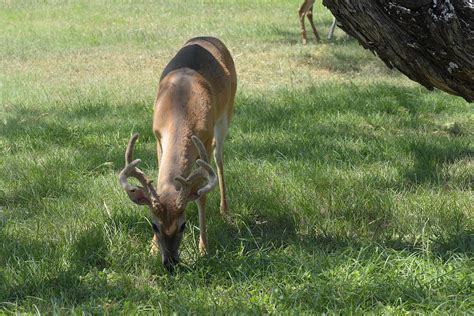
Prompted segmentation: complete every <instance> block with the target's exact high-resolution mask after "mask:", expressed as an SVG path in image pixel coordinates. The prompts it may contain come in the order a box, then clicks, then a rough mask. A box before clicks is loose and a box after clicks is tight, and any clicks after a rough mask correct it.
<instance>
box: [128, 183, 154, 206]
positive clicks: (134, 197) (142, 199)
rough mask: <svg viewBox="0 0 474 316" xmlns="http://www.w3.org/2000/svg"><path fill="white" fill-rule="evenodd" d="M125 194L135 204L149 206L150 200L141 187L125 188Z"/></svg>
mask: <svg viewBox="0 0 474 316" xmlns="http://www.w3.org/2000/svg"><path fill="white" fill-rule="evenodd" d="M127 195H128V197H129V198H130V200H131V201H132V202H133V203H135V204H138V205H148V206H151V201H150V200H149V198H148V195H147V194H146V193H145V191H144V190H143V188H141V187H133V188H131V189H129V190H127Z"/></svg>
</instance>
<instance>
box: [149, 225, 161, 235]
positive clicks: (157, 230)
mask: <svg viewBox="0 0 474 316" xmlns="http://www.w3.org/2000/svg"><path fill="white" fill-rule="evenodd" d="M151 227H152V228H153V231H154V232H155V233H157V234H159V233H160V229H159V228H158V226H156V224H155V223H151Z"/></svg>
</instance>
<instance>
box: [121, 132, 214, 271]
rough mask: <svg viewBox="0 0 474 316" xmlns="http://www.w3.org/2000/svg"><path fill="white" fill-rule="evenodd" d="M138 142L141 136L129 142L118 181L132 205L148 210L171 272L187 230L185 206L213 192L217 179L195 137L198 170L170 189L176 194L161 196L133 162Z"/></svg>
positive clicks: (177, 259)
mask: <svg viewBox="0 0 474 316" xmlns="http://www.w3.org/2000/svg"><path fill="white" fill-rule="evenodd" d="M137 139H138V134H134V135H133V136H132V137H131V138H130V140H129V142H128V146H127V150H126V152H125V167H124V168H123V170H122V171H121V172H120V174H119V181H120V184H121V186H122V188H123V189H124V190H125V192H127V195H128V197H129V198H130V200H132V202H134V203H135V204H138V205H146V206H148V207H149V209H150V211H151V212H150V213H151V224H152V228H153V234H154V238H153V240H154V242H155V243H156V244H157V245H158V247H159V249H160V252H161V259H162V262H163V265H164V266H165V267H166V268H167V269H168V270H172V269H173V267H174V266H175V264H176V263H178V261H179V252H178V249H179V245H180V244H181V240H182V239H183V234H184V231H185V228H186V219H185V212H184V211H185V208H186V205H187V203H188V202H189V201H195V200H197V199H199V198H200V197H201V196H202V195H204V194H206V193H207V192H209V191H211V190H212V189H213V188H214V186H215V185H216V183H217V176H216V174H215V172H214V170H213V169H212V167H211V166H210V165H209V160H208V157H207V153H206V150H205V148H204V145H203V144H202V142H201V141H200V140H199V138H197V137H196V136H192V141H193V143H194V145H195V146H196V148H197V149H198V152H199V156H200V159H197V160H196V164H197V165H198V166H199V167H198V168H197V169H196V170H194V171H193V172H191V174H190V175H189V176H188V177H187V178H186V179H185V178H183V177H182V176H177V177H175V179H174V180H175V183H172V184H171V185H175V186H176V187H177V188H178V190H177V191H176V192H177V193H176V194H167V195H163V196H159V195H158V194H157V192H156V190H155V188H154V187H153V185H152V181H150V180H148V179H147V177H146V176H145V174H144V173H143V172H142V171H141V170H140V169H138V168H137V165H138V164H139V163H140V159H136V160H133V149H134V146H135V142H136V141H137ZM129 177H133V178H135V179H137V180H138V181H139V182H140V184H141V186H134V185H131V184H129V183H128V180H127V178H129Z"/></svg>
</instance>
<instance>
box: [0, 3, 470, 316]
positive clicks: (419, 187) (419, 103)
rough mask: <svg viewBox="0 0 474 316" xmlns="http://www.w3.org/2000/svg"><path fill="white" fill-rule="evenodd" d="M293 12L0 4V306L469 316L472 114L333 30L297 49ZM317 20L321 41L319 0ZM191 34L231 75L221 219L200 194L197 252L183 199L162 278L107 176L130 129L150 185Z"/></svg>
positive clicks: (266, 7) (273, 6) (254, 6)
mask: <svg viewBox="0 0 474 316" xmlns="http://www.w3.org/2000/svg"><path fill="white" fill-rule="evenodd" d="M298 4H299V3H298V1H283V0H281V1H232V2H230V1H190V2H186V3H183V2H181V1H174V2H169V1H162V2H152V1H140V2H135V1H134V2H133V4H132V3H131V2H130V3H129V2H126V1H107V2H104V1H97V2H94V1H74V2H69V1H15V2H13V1H5V2H3V4H2V5H1V6H2V7H1V10H0V69H1V71H0V89H1V90H0V92H1V94H0V152H1V155H0V313H1V312H7V313H8V312H29V313H35V312H37V311H40V312H45V313H46V312H54V313H66V312H74V313H80V312H86V313H103V312H110V313H117V312H121V311H125V312H129V313H132V312H133V313H134V312H139V311H142V312H152V311H154V312H162V313H166V314H167V313H170V312H178V313H190V312H192V313H201V312H218V313H227V312H242V313H269V312H277V313H283V312H295V313H311V314H312V313H323V312H329V313H349V312H356V313H363V312H369V311H370V312H375V313H403V312H418V313H440V314H444V313H459V314H463V313H472V311H473V310H474V294H473V293H474V259H473V255H474V207H473V205H474V195H473V183H474V159H473V158H474V145H473V142H472V139H473V135H474V108H473V106H472V105H471V104H468V103H466V102H465V101H463V100H462V99H461V98H457V97H453V96H449V95H447V94H444V93H441V92H438V91H435V92H429V91H427V90H425V89H424V88H422V87H421V86H419V85H418V84H416V83H413V82H411V81H409V80H408V79H406V78H405V77H403V76H402V75H400V74H399V73H398V72H395V71H390V70H388V69H386V68H385V66H384V65H383V64H382V63H381V62H380V61H379V60H378V59H377V58H376V57H374V56H372V55H371V54H370V53H369V52H367V51H364V50H363V49H362V48H361V47H359V46H358V44H357V42H355V41H354V40H353V39H351V38H349V37H347V36H346V35H344V34H343V32H342V31H341V30H337V31H336V34H335V36H336V38H335V40H334V41H333V42H327V41H324V42H323V43H321V44H315V43H310V44H309V45H307V46H302V45H300V44H299V30H298V21H297V17H296V9H297V7H298ZM203 12H204V13H205V14H203ZM315 21H316V23H317V26H318V27H319V28H320V32H321V33H322V34H324V35H325V34H326V33H327V29H328V27H329V25H330V23H331V16H330V14H329V13H328V12H327V11H326V10H325V9H323V8H322V7H321V4H320V3H319V4H318V6H317V8H316V11H315ZM203 34H208V35H214V36H218V37H220V38H221V39H222V40H223V41H224V42H225V43H226V44H227V46H228V47H229V48H230V50H231V52H232V53H233V56H234V58H235V61H236V67H237V73H238V77H239V87H238V95H237V100H236V113H235V119H234V121H233V123H232V127H231V131H230V135H229V137H228V139H227V141H226V148H225V164H226V166H225V168H226V171H227V173H226V175H227V184H228V193H229V202H230V207H231V211H232V213H233V214H234V215H235V224H228V223H226V222H225V221H223V220H222V218H221V217H220V215H219V213H218V205H219V201H218V194H217V192H213V193H211V194H210V195H209V196H210V200H209V211H208V214H209V224H208V229H209V232H208V234H209V240H210V246H211V254H210V255H209V256H208V257H200V256H199V252H198V250H197V246H196V243H197V236H198V228H197V227H196V226H197V210H196V207H195V206H194V205H189V207H188V211H187V216H188V218H189V220H188V222H189V224H191V225H189V226H188V227H189V229H188V232H187V233H186V236H185V239H184V242H183V245H182V257H183V263H182V266H181V267H180V268H179V269H178V270H177V272H176V273H175V274H174V275H168V274H167V273H166V272H165V270H164V269H163V268H162V266H161V263H160V260H159V259H158V258H156V257H153V256H151V255H149V248H150V239H151V235H152V230H151V228H150V224H149V222H148V219H147V218H148V214H147V210H146V209H144V208H139V207H135V206H134V205H133V204H132V203H131V202H130V201H129V200H128V198H127V197H126V195H125V194H124V192H123V191H122V190H121V188H120V187H119V185H118V183H117V173H118V171H119V170H120V169H121V168H122V166H123V152H124V149H125V146H126V142H127V140H128V138H129V136H130V134H131V133H132V132H139V133H140V134H141V137H140V141H139V144H138V147H137V156H138V157H141V158H142V160H143V168H144V169H145V170H146V172H147V173H148V174H150V175H154V176H155V175H156V172H157V170H156V157H155V153H154V152H155V151H154V146H155V142H154V139H153V136H152V133H151V115H152V111H153V108H152V107H153V100H154V96H155V93H156V87H157V83H158V78H159V75H160V72H161V69H162V68H163V67H164V65H165V64H166V63H167V61H168V60H169V59H170V58H171V57H172V56H173V54H174V52H175V51H176V50H177V49H178V48H179V47H180V45H182V44H183V43H184V42H185V41H186V40H187V39H188V38H190V37H192V36H196V35H203ZM309 38H310V39H312V40H314V38H313V37H312V34H309Z"/></svg>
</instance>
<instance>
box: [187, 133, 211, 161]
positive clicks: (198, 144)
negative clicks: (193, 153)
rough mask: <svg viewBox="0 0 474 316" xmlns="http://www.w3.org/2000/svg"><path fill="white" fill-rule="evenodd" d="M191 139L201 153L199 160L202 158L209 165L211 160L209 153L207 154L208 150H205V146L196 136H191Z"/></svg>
mask: <svg viewBox="0 0 474 316" xmlns="http://www.w3.org/2000/svg"><path fill="white" fill-rule="evenodd" d="M191 139H192V141H193V143H194V146H196V148H197V150H198V152H199V158H201V159H202V160H204V161H205V162H207V163H209V158H208V157H207V152H206V149H205V148H204V144H203V143H202V142H201V140H200V139H199V138H198V137H197V136H196V135H193V136H191Z"/></svg>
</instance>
